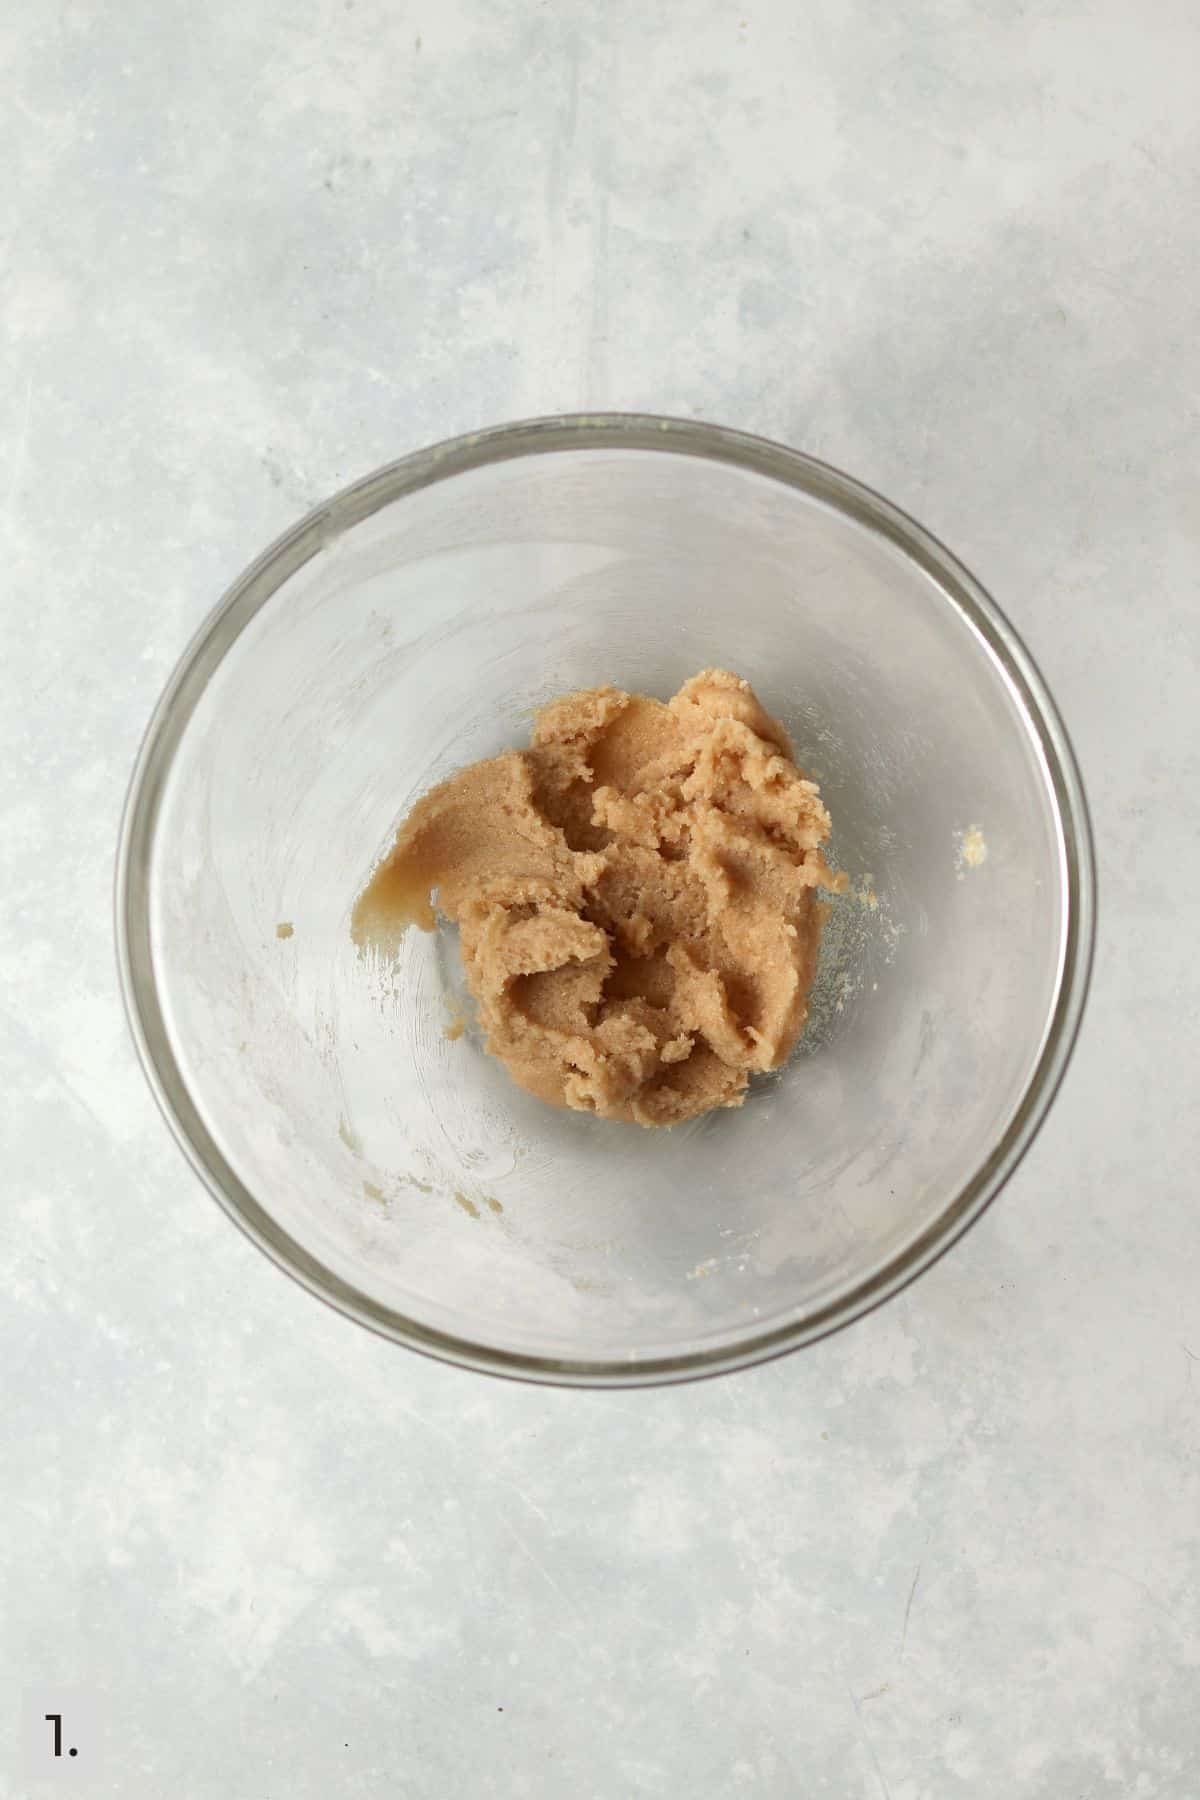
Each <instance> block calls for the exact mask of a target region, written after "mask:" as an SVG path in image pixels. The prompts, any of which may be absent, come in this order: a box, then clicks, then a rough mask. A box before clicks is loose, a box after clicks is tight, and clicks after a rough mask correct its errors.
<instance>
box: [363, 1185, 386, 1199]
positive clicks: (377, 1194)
mask: <svg viewBox="0 0 1200 1800" xmlns="http://www.w3.org/2000/svg"><path fill="white" fill-rule="evenodd" d="M363 1193H364V1194H365V1195H366V1196H367V1199H368V1200H380V1201H382V1200H384V1199H385V1198H386V1196H385V1194H384V1191H383V1189H382V1188H381V1187H376V1185H375V1183H374V1182H373V1181H364V1182H363Z"/></svg>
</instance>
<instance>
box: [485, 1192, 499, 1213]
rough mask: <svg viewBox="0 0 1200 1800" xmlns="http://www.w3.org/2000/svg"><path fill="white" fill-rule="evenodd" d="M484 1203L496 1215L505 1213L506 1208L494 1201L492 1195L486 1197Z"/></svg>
mask: <svg viewBox="0 0 1200 1800" xmlns="http://www.w3.org/2000/svg"><path fill="white" fill-rule="evenodd" d="M484 1203H485V1205H487V1206H489V1207H490V1208H491V1210H492V1211H493V1212H494V1213H502V1212H503V1211H504V1208H503V1207H502V1206H501V1204H500V1202H499V1201H498V1200H496V1199H494V1198H493V1196H492V1195H491V1194H485V1195H484Z"/></svg>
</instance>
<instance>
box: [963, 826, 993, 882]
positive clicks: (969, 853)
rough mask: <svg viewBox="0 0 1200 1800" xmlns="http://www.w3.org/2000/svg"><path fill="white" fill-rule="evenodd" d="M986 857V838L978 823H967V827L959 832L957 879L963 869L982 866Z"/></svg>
mask: <svg viewBox="0 0 1200 1800" xmlns="http://www.w3.org/2000/svg"><path fill="white" fill-rule="evenodd" d="M987 858H988V847H987V839H986V838H985V837H984V835H983V831H982V828H981V827H980V826H978V825H968V826H967V829H966V830H965V831H964V832H961V833H960V834H959V840H958V869H959V879H960V880H961V879H962V873H963V870H964V869H979V868H982V867H983V864H984V863H985V862H986V861H987Z"/></svg>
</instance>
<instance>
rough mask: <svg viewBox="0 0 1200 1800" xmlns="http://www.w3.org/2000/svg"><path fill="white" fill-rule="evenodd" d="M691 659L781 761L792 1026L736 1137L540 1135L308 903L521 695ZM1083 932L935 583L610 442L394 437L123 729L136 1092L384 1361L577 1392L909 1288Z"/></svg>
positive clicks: (1021, 1096) (1014, 713)
mask: <svg viewBox="0 0 1200 1800" xmlns="http://www.w3.org/2000/svg"><path fill="white" fill-rule="evenodd" d="M712 664H723V665H725V666H727V667H729V668H732V669H734V670H736V671H737V672H738V673H739V674H741V675H744V676H746V677H747V678H748V679H749V680H750V681H751V682H752V683H753V685H754V686H755V688H756V689H757V690H758V693H759V695H760V696H761V698H762V700H763V702H764V703H765V705H766V706H767V707H768V709H769V710H770V711H771V712H773V713H775V714H776V715H778V716H779V717H780V718H781V719H782V720H783V721H784V723H785V724H786V726H787V727H788V729H789V731H790V732H791V733H792V736H793V738H794V740H795V743H796V746H797V757H798V760H799V761H800V762H801V764H802V766H804V767H805V768H806V769H807V770H808V771H809V772H811V773H812V774H813V775H814V776H815V777H816V778H817V779H818V780H819V781H820V784H821V789H822V793H823V795H824V797H825V800H826V801H827V803H828V806H829V808H830V811H831V813H832V815H833V820H834V837H833V841H832V845H831V852H832V860H834V861H835V863H836V864H837V866H839V867H841V868H842V869H844V870H845V871H846V872H847V874H848V875H849V877H850V881H851V891H850V892H849V893H848V894H847V895H846V896H845V897H844V898H843V899H842V900H840V901H839V902H838V903H837V905H836V909H835V913H834V916H833V919H832V921H831V924H830V926H829V928H828V930H827V932H826V938H825V943H824V947H823V951H822V958H821V965H820V971H819V974H818V979H817V984H816V987H815V990H814V999H813V1006H812V1015H811V1020H810V1023H809V1026H808V1029H807V1032H806V1034H805V1036H804V1037H803V1039H802V1042H801V1045H800V1047H799V1049H798V1051H797V1053H796V1055H795V1056H794V1057H793V1058H792V1060H791V1062H790V1064H789V1065H788V1066H787V1068H785V1069H783V1070H782V1071H780V1072H779V1073H778V1074H777V1075H774V1076H771V1077H767V1078H765V1079H759V1080H757V1081H756V1082H755V1083H754V1084H753V1087H752V1091H751V1093H750V1096H749V1098H748V1100H747V1103H746V1105H745V1106H744V1107H743V1108H742V1110H741V1111H734V1112H721V1113H718V1114H715V1115H713V1116H710V1117H708V1118H705V1119H702V1120H697V1121H694V1122H693V1123H692V1124H690V1125H686V1126H682V1127H679V1128H678V1129H676V1130H674V1131H670V1132H657V1133H656V1132H647V1131H643V1130H640V1129H639V1128H637V1127H636V1126H623V1125H619V1124H613V1123H611V1122H607V1121H602V1120H597V1119H595V1118H593V1117H590V1116H587V1115H584V1114H575V1113H567V1112H559V1111H556V1110H554V1109H552V1108H549V1107H546V1106H544V1105H542V1104H541V1103H539V1102H538V1101H536V1100H533V1099H531V1098H529V1097H528V1096H526V1095H525V1094H523V1093H521V1092H520V1091H519V1090H518V1089H517V1088H515V1087H514V1086H513V1085H512V1084H511V1082H510V1081H509V1079H508V1077H507V1076H506V1074H505V1072H504V1070H503V1069H502V1068H500V1067H499V1066H498V1065H496V1064H495V1063H494V1062H493V1061H492V1060H491V1059H490V1058H489V1057H488V1056H487V1055H486V1054H485V1053H484V1051H483V1049H482V1046H481V1044H480V1043H479V1041H478V1038H477V1036H476V1034H475V1032H474V1029H473V1027H472V1026H471V1024H470V1022H469V1018H470V1012H469V1006H467V1007H465V1008H464V996H463V989H462V985H461V979H460V971H459V968H458V964H457V959H456V950H455V943H454V939H453V933H452V932H450V931H438V932H437V933H434V934H432V935H425V934H423V933H420V932H417V931H412V932H409V933H408V935H407V936H406V938H405V939H404V941H403V944H402V947H401V952H400V956H399V960H398V962H396V963H395V964H392V965H384V964H381V963H379V962H378V961H375V960H364V959H363V958H361V957H360V956H359V955H358V954H357V953H356V950H355V948H354V946H353V944H352V943H351V940H350V931H349V915H350V909H351V906H352V904H353V901H354V898H355V896H356V894H357V893H358V891H359V889H360V888H361V887H362V885H363V883H364V882H365V880H366V879H367V877H368V875H369V874H370V872H371V869H372V866H373V864H374V863H375V861H376V860H377V858H378V857H379V855H380V853H381V851H382V850H383V849H384V848H385V847H386V846H387V845H388V843H389V841H390V837H391V834H392V832H393V830H394V828H395V827H396V825H397V824H398V822H399V820H400V819H401V818H402V816H403V815H404V813H405V812H406V811H407V809H408V807H409V806H410V805H411V803H412V801H413V800H414V799H415V798H416V797H417V795H418V794H420V793H421V792H422V791H423V790H424V789H425V788H427V787H429V786H430V784H431V783H433V782H435V781H438V780H439V779H441V778H442V777H443V776H445V775H447V774H448V773H450V771H451V770H453V769H455V768H456V767H459V766H460V765H462V764H463V763H466V762H470V761H473V760H474V759H475V758H478V757H483V756H489V755H492V754H494V753H495V752H497V751H499V750H501V749H504V748H506V747H509V746H513V745H517V744H520V743H523V742H525V741H526V740H527V734H528V726H529V721H530V716H531V714H532V713H533V711H534V709H535V708H536V707H537V706H538V705H539V704H541V703H542V702H543V701H545V700H547V699H549V698H550V697H551V696H553V695H555V694H559V693H562V692H564V691H566V690H568V689H570V688H574V687H581V686H594V685H596V684H598V683H601V682H614V683H616V684H618V685H619V686H623V687H628V688H633V689H639V690H641V691H643V692H647V693H651V694H657V695H660V696H663V697H666V696H667V695H669V694H671V693H673V692H674V690H675V689H676V688H677V687H678V686H679V685H680V683H681V682H682V681H683V680H684V679H685V678H686V677H687V676H689V675H691V674H693V673H694V672H695V671H696V670H698V669H701V668H704V667H706V666H708V665H712ZM1092 920H1093V872H1092V857H1091V849H1090V840H1089V830H1088V824H1087V815H1086V807H1085V802H1084V797H1083V793H1082V789H1081V787H1080V782H1079V777H1078V773H1077V771H1076V767H1075V763H1074V759H1073V757H1072V754H1071V751H1070V747H1069V744H1068V741H1067V738H1066V735H1065V733H1064V731H1063V728H1062V726H1061V724H1060V722H1059V720H1058V717H1057V715H1056V713H1055V711H1054V707H1053V704H1052V702H1051V701H1050V698H1049V696H1048V694H1047V692H1046V689H1045V687H1044V685H1043V683H1042V681H1041V679H1040V677H1039V676H1038V674H1037V671H1036V669H1035V668H1034V666H1033V664H1032V663H1031V661H1030V658H1029V656H1028V654H1027V653H1026V651H1025V650H1024V649H1023V648H1022V646H1021V644H1020V642H1019V641H1018V639H1017V638H1016V636H1015V635H1014V633H1013V631H1012V629H1011V627H1010V626H1009V625H1008V624H1007V622H1006V621H1005V620H1004V618H1003V617H1002V616H1001V614H1000V613H999V611H998V610H997V608H996V607H995V605H994V604H993V603H992V602H991V601H990V600H989V599H988V598H987V596H986V595H985V594H984V593H983V592H982V591H981V589H980V587H979V585H978V584H977V583H976V582H975V581H974V580H973V579H972V577H971V576H970V575H969V574H968V573H967V572H966V570H965V569H963V568H962V566H961V565H960V564H959V563H957V562H956V561H955V559H954V558H953V557H952V556H950V555H949V554H948V553H947V552H946V551H945V550H944V549H943V548H942V547H941V546H940V545H939V544H938V543H936V542H935V541H934V540H933V539H932V538H931V537H930V536H929V535H928V533H926V532H925V531H923V530H922V529H921V527H920V526H918V525H916V524H914V523H913V521H912V520H911V519H908V518H907V517H905V516H904V514H902V513H900V512H899V511H897V509H896V508H895V507H893V506H891V505H889V504H888V503H887V502H886V501H884V500H882V499H880V498H879V497H878V496H877V495H875V494H872V493H870V492H869V491H868V490H866V489H865V488H863V487H861V486H860V485H859V484H858V483H856V482H854V481H852V480H850V479H849V478H848V477H846V476H844V475H841V474H839V473H837V472H836V471H834V470H833V469H830V468H828V467H826V466H825V465H823V464H821V463H818V462H815V461H813V460H812V459H811V458H809V457H805V456H801V455H798V454H797V453H796V452H794V451H791V450H786V449H783V448H781V447H779V446H778V445H774V444H769V443H766V442H763V441H762V440H759V439H755V438H751V437H747V436H744V435H742V434H739V433H737V432H732V431H726V430H721V429H718V428H715V427H712V426H708V425H699V424H694V423H690V422H683V421H679V420H674V419H660V418H652V417H635V416H626V415H610V416H602V417H583V418H559V419H545V420H539V421H535V422H532V423H527V424H518V425H509V426H504V427H501V428H499V429H497V430H494V431H486V432H481V433H479V434H478V435H476V436H472V437H468V438H461V439H458V440H457V441H455V442H452V443H447V444H442V445H439V446H437V447H436V448H434V449H432V450H428V451H424V452H421V453H420V454H418V455H415V456H410V457H406V458H405V459H404V460H403V461H401V462H398V463H396V464H394V465H393V466H392V467H390V468H387V469H384V470H382V471H381V472H380V473H379V474H377V475H373V476H370V477H369V478H368V479H367V480H365V481H362V482H359V483H358V484H357V485H356V486H354V487H352V488H349V489H347V490H346V492H344V493H342V494H340V495H339V496H338V497H337V498H336V499H333V500H331V501H329V502H328V504H327V505H324V506H322V507H320V508H318V510H317V511H316V512H315V513H313V514H311V515H310V517H309V518H307V519H305V520H304V521H303V522H302V523H301V524H299V525H297V526H296V527H295V529H294V530H292V531H290V532H288V533H287V535H286V536H285V537H283V538H281V539H280V540H279V542H278V543H276V544H275V545H274V546H273V547H272V548H271V549H270V550H268V551H267V552H266V553H265V555H263V556H262V557H261V558H260V559H259V560H258V562H256V563H255V564H254V566H253V567H252V568H250V569H249V570H248V571H247V572H246V574H245V575H243V576H242V578H241V579H240V580H239V581H238V582H237V583H236V584H235V586H234V587H233V588H232V590H231V591H230V592H229V594H228V595H227V596H226V597H225V599H224V600H223V601H222V602H221V604H220V605H219V606H218V608H217V610H216V611H215V612H214V613H213V615H212V616H211V618H209V620H208V621H207V622H206V624H205V625H204V626H203V628H202V629H201V631H200V633H199V635H198V636H197V638H196V639H195V640H194V642H193V643H192V645H191V646H190V648H189V649H188V651H187V653H186V654H185V656H184V658H183V661H182V663H181V664H180V667H179V669H178V670H177V672H176V674H175V676H174V677H173V679H172V681H171V683H170V685H169V686H168V688H167V691H166V693H165V694H164V696H163V698H162V701H161V702H160V705H159V707H158V710H157V712H156V714H155V716H154V719H153V721H152V723H151V726H150V729H149V732H148V735H147V738H146V741H145V743H144V745H143V747H142V751H141V754H140V757H139V760H138V764H137V768H136V770H135V773H134V777H133V784H132V789H131V793H130V798H129V803H128V807H127V811H126V817H125V822H124V827H123V832H122V839H121V846H120V853H119V865H118V882H117V931H118V940H119V954H120V962H121V971H122V978H123V983H124V990H125V997H126V1003H127V1007H128V1011H129V1018H130V1024H131V1027H132V1030H133V1034H134V1037H135V1039H136V1041H137V1045H138V1048H139V1051H140V1053H141V1056H142V1059H143V1062H144V1064H145V1068H146V1072H147V1075H148V1077H149V1080H150V1083H151V1086H152V1087H153V1089H154V1092H155V1094H156V1096H157V1098H158V1100H159V1102H160V1104H161V1106H162V1108H163V1111H164V1113H165V1114H166V1117H167V1119H168V1121H169V1122H170V1124H171V1125H172V1127H173V1129H174V1131H175V1133H176V1136H177V1137H178V1139H179V1141H180V1143H181V1145H182V1146H183V1148H184V1150H185V1151H186V1153H187V1155H188V1156H189V1158H190V1159H191V1161H192V1163H193V1164H194V1166H195V1168H196V1169H197V1170H198V1172H199V1173H200V1174H201V1176H202V1177H203V1178H204V1180H205V1181H206V1182H207V1184H208V1186H209V1188H210V1189H211V1190H212V1192H213V1193H214V1194H215V1196H216V1197H217V1199H219V1200H220V1201H221V1203H222V1205H223V1206H224V1207H225V1208H226V1209H227V1211H228V1212H229V1213H230V1214H231V1215H232V1217H233V1218H234V1219H235V1220H236V1221H237V1222H238V1224H239V1225H241V1226H242V1227H243V1229H244V1230H245V1231H247V1232H248V1233H249V1235H250V1236H251V1237H252V1238H254V1240H255V1241H256V1242H257V1243H258V1244H260V1245H261V1246H262V1248H263V1249H264V1250H266V1251H267V1252H268V1254H270V1255H271V1256H273V1257H274V1258H275V1259H276V1261H277V1262H279V1263H280V1264H281V1265H282V1266H283V1267H284V1268H285V1269H287V1270H288V1271H289V1272H290V1273H291V1274H292V1275H294V1276H296V1277H297V1278H298V1279H299V1280H300V1281H302V1282H304V1283H305V1284H306V1285H307V1286H308V1287H309V1288H311V1289H312V1291H313V1292H314V1293H316V1294H319V1295H321V1296H322V1297H323V1298H324V1299H326V1300H329V1301H331V1302H332V1303H333V1304H334V1305H335V1306H338V1307H340V1308H341V1309H342V1310H343V1311H345V1312H347V1313H349V1314H350V1315H351V1316H352V1317H354V1318H356V1319H358V1320H360V1321H361V1322H362V1323H363V1324H366V1325H370V1326H373V1327H375V1328H376V1329H377V1330H379V1331H382V1332H384V1333H385V1334H387V1335H388V1336H390V1337H392V1338H395V1339H396V1340H397V1341H399V1342H401V1343H404V1344H408V1345H411V1346H412V1347H413V1348H415V1349H419V1350H426V1351H431V1352H433V1353H435V1354H437V1355H441V1356H444V1357H446V1358H449V1359H451V1360H453V1361H456V1362H460V1363H465V1364H467V1365H469V1366H471V1367H473V1368H477V1369H484V1370H492V1371H502V1372H505V1373H508V1374H512V1375H522V1376H527V1377H532V1378H539V1379H545V1380H558V1381H569V1382H577V1383H588V1382H591V1383H637V1382H647V1381H652V1380H664V1379H676V1378H681V1377H685V1376H688V1375H694V1374H700V1373H704V1372H709V1371H714V1370H718V1369H728V1368H732V1367H735V1366H737V1365H739V1364H744V1363H748V1362H752V1361H756V1360H758V1359H761V1358H763V1357H765V1356H769V1355H772V1354H774V1353H775V1352H777V1351H780V1350H784V1349H788V1348H791V1347H793V1346H795V1345H798V1344H802V1343H805V1342H807V1341H809V1340H811V1339H813V1338H815V1337H817V1336H819V1335H820V1334H822V1333H824V1332H826V1331H829V1330H830V1329H831V1328H833V1327H835V1326H837V1325H841V1324H844V1323H845V1322H846V1321H847V1320H849V1319H851V1318H853V1317H854V1316H855V1315H856V1314H858V1313H861V1312H863V1311H864V1310H865V1309H867V1308H868V1307H870V1306H872V1305H873V1304H875V1303H876V1302H878V1301H879V1300H881V1299H882V1298H884V1297H885V1296H886V1295H888V1294H891V1293H894V1292H895V1291H896V1289H897V1288H898V1287H900V1286H901V1285H902V1284H903V1283H904V1282H905V1281H907V1280H908V1279H910V1278H911V1277H912V1276H913V1275H914V1274H915V1273H916V1272H917V1271H919V1270H920V1269H922V1268H924V1267H926V1266H927V1265H928V1264H929V1263H930V1262H931V1261H932V1260H933V1259H934V1258H935V1257H936V1256H937V1255H938V1254H939V1252H940V1251H942V1250H944V1249H945V1248H946V1246H947V1245H948V1244H949V1243H951V1242H952V1241H953V1239H954V1238H956V1237H957V1236H958V1235H959V1233H961V1232H962V1231H963V1230H964V1229H965V1227H966V1226H967V1225H968V1224H969V1223H970V1222H971V1221H972V1220H973V1219H975V1218H977V1217H978V1216H979V1214H980V1212H981V1211H982V1210H983V1208H984V1207H985V1206H986V1204H987V1203H988V1201H989V1200H990V1199H991V1197H992V1196H993V1195H994V1194H995V1193H996V1191H997V1189H998V1188H999V1186H1000V1185H1001V1183H1002V1182H1003V1180H1004V1179H1005V1177H1006V1176H1007V1175H1008V1174H1009V1173H1010V1172H1011V1170H1012V1169H1013V1167H1014V1165H1015V1164H1016V1162H1017V1161H1018V1159H1019V1158H1020V1156H1021V1154H1022V1152H1023V1151H1024V1150H1025V1149H1026V1147H1027V1146H1028V1144H1029V1142H1030V1139H1031V1138H1032V1136H1033V1134H1034V1132H1035V1130H1036V1129H1037V1126H1038V1124H1039V1123H1040V1121H1041V1119H1042V1118H1043V1117H1044V1115H1045V1112H1046V1108H1047V1106H1048V1105H1049V1103H1050V1100H1051V1098H1052V1096H1053V1093H1054V1090H1055V1087H1056V1085H1057V1083H1058V1080H1059V1078H1060V1077H1061V1075H1062V1072H1063V1068H1064V1065H1065V1063H1066V1060H1067V1057H1068V1055H1069V1052H1070V1048H1071V1044H1072V1040H1073V1038H1074V1035H1075V1032H1076V1028H1077V1026H1078V1023H1079V1017H1080V1012H1081V1009H1082V1006H1083V999H1084V992H1085V988H1086V984H1087V974H1088V966H1089V961H1090V953H1091V941H1092ZM462 1017H466V1018H467V1020H468V1024H467V1028H466V1030H465V1032H463V1034H462V1035H461V1036H457V1037H455V1036H453V1035H448V1032H453V1030H454V1029H455V1021H456V1020H460V1019H461V1018H462Z"/></svg>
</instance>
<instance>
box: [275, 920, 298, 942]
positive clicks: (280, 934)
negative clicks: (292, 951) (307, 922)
mask: <svg viewBox="0 0 1200 1800" xmlns="http://www.w3.org/2000/svg"><path fill="white" fill-rule="evenodd" d="M295 929H296V927H295V926H294V925H293V924H292V923H291V922H290V920H288V919H283V920H281V921H280V923H279V924H278V925H277V926H276V927H275V936H276V937H277V938H290V937H291V935H292V933H293V932H294V931H295Z"/></svg>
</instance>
